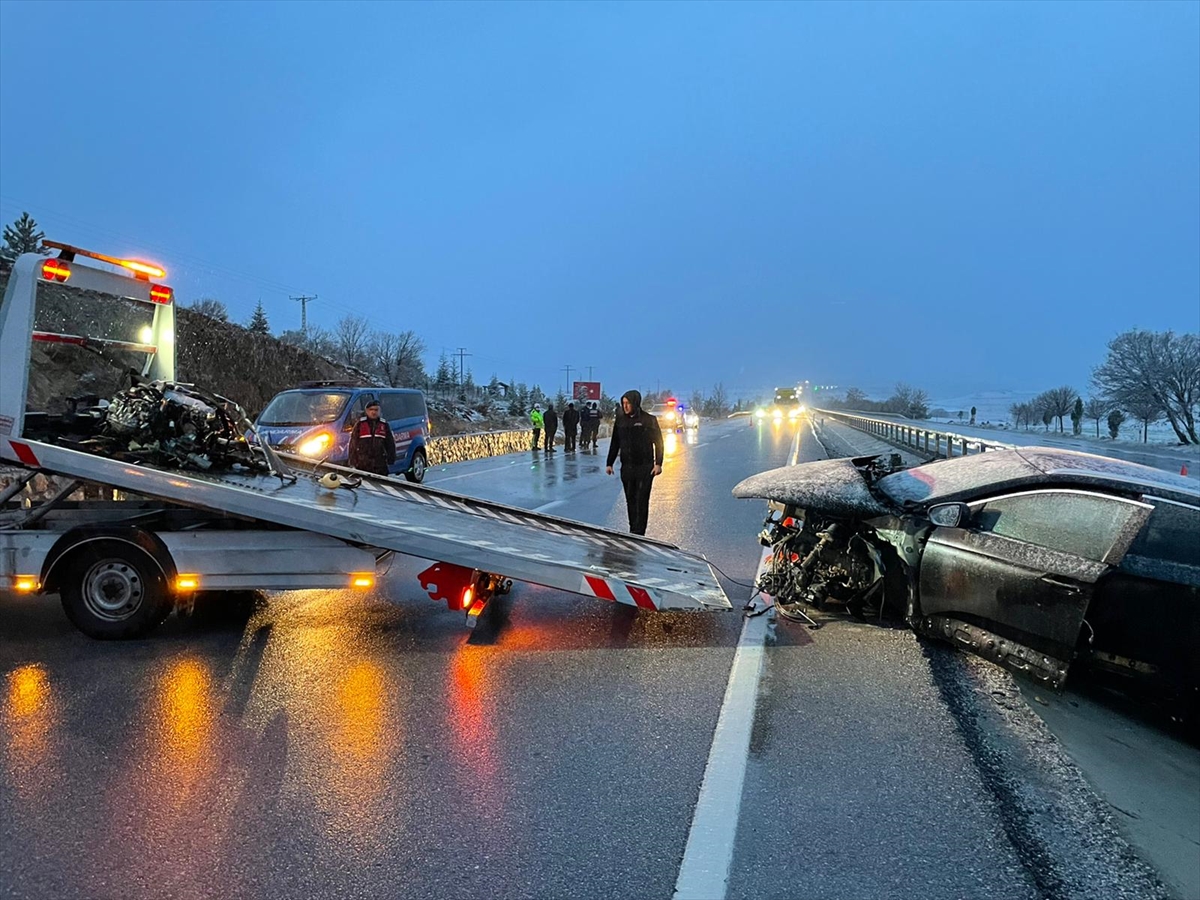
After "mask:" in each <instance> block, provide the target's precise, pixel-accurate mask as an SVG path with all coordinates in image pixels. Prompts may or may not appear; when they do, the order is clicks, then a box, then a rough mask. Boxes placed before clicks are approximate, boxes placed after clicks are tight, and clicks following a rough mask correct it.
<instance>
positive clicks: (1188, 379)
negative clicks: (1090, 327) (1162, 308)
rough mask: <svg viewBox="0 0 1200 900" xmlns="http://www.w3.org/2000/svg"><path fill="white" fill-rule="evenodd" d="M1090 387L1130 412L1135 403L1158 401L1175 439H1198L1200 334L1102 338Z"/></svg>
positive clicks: (1134, 332) (1129, 333)
mask: <svg viewBox="0 0 1200 900" xmlns="http://www.w3.org/2000/svg"><path fill="white" fill-rule="evenodd" d="M1092 380H1093V381H1094V382H1095V384H1096V386H1097V387H1098V388H1099V389H1100V390H1101V391H1103V392H1104V393H1105V394H1107V395H1108V396H1109V397H1111V398H1112V399H1113V400H1114V401H1115V402H1116V403H1119V404H1121V405H1123V406H1125V407H1127V408H1128V409H1129V411H1130V412H1132V406H1133V404H1135V403H1137V404H1138V405H1139V406H1141V407H1142V408H1144V409H1148V408H1149V403H1150V401H1151V399H1153V400H1154V401H1156V402H1157V403H1158V408H1159V417H1162V416H1164V415H1165V416H1166V418H1167V421H1168V422H1170V423H1171V428H1172V429H1173V430H1174V431H1175V435H1176V437H1178V438H1179V441H1180V443H1183V444H1189V443H1200V436H1198V435H1197V433H1196V408H1197V404H1200V337H1197V335H1194V334H1184V335H1181V336H1180V335H1176V334H1175V333H1174V332H1173V331H1163V332H1152V331H1144V330H1139V329H1134V330H1132V331H1126V332H1124V333H1122V334H1119V335H1117V336H1116V337H1115V338H1113V339H1112V340H1111V341H1109V342H1108V356H1107V358H1106V359H1105V361H1104V363H1103V364H1102V365H1100V366H1098V367H1097V368H1096V369H1095V371H1094V372H1093V373H1092Z"/></svg>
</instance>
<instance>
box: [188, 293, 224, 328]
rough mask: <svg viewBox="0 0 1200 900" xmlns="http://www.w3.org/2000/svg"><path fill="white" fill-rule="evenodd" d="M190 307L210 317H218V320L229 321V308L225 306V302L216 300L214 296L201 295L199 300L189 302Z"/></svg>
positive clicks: (193, 310)
mask: <svg viewBox="0 0 1200 900" xmlns="http://www.w3.org/2000/svg"><path fill="white" fill-rule="evenodd" d="M188 309H190V310H191V311H192V312H195V313H199V314H200V315H202V316H208V318H210V319H216V320H217V321H218V322H228V321H229V310H227V309H226V308H225V304H224V303H222V302H221V301H220V300H214V299H213V298H212V297H201V298H200V299H199V300H193V301H192V302H191V303H190V304H188Z"/></svg>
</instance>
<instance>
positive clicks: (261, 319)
mask: <svg viewBox="0 0 1200 900" xmlns="http://www.w3.org/2000/svg"><path fill="white" fill-rule="evenodd" d="M246 328H247V329H249V330H250V331H253V332H254V333H255V334H270V333H271V323H270V322H268V321H267V313H266V310H264V309H263V305H262V301H261V300H259V301H258V306H256V307H254V315H252V316H251V317H250V324H248V325H247V326H246Z"/></svg>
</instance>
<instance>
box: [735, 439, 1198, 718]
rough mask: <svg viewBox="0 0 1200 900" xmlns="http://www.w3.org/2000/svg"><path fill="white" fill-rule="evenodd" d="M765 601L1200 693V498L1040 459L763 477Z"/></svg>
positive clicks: (1011, 657)
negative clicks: (900, 621)
mask: <svg viewBox="0 0 1200 900" xmlns="http://www.w3.org/2000/svg"><path fill="white" fill-rule="evenodd" d="M733 493H734V496H736V497H742V498H764V499H766V500H768V501H770V502H771V512H770V514H769V515H768V518H767V521H766V524H765V527H764V529H763V532H762V534H761V535H760V540H761V541H762V543H763V544H764V545H766V546H769V547H770V548H772V550H773V551H774V552H773V553H772V555H771V557H770V561H769V564H768V565H767V567H766V569H765V571H764V573H763V575H762V577H761V579H760V581H759V585H758V586H759V587H760V588H761V589H762V590H763V592H764V593H767V594H769V595H771V596H772V597H773V598H774V599H775V602H776V606H777V608H778V609H779V611H780V612H781V613H782V614H784V615H788V614H791V615H793V616H798V615H803V610H804V609H806V608H807V609H809V610H811V609H812V608H814V607H816V608H826V607H829V606H832V605H836V606H840V607H842V608H844V609H846V610H847V611H849V612H850V613H852V614H855V615H859V616H868V615H886V614H887V613H888V612H889V611H890V612H891V613H892V614H893V615H898V616H901V617H903V618H904V619H905V620H906V621H907V622H908V623H909V625H911V626H912V627H913V628H914V629H915V630H916V631H918V632H920V633H922V634H925V635H928V636H931V637H937V638H941V639H943V640H948V641H950V642H952V643H954V644H956V645H958V646H960V647H963V648H965V649H968V650H970V651H972V652H974V653H978V654H980V655H982V656H984V657H987V658H988V659H991V660H993V661H994V662H997V663H1000V664H1002V665H1005V666H1007V667H1009V668H1011V669H1013V670H1016V671H1019V672H1023V673H1025V674H1027V675H1029V676H1031V677H1033V678H1035V679H1037V680H1038V681H1040V682H1042V683H1045V684H1049V685H1053V686H1054V687H1061V686H1062V685H1063V684H1064V683H1065V682H1066V679H1067V675H1068V671H1069V670H1070V669H1071V667H1072V666H1077V667H1085V668H1088V669H1093V670H1099V671H1105V672H1109V673H1117V674H1119V675H1121V676H1125V677H1127V678H1129V679H1137V680H1139V681H1140V682H1142V683H1149V684H1153V685H1156V686H1159V687H1162V688H1165V689H1167V690H1168V691H1169V693H1170V694H1171V696H1172V697H1174V698H1175V699H1176V700H1178V701H1179V702H1180V703H1181V704H1182V708H1183V709H1184V710H1185V715H1187V717H1188V718H1190V719H1192V720H1193V721H1194V711H1195V707H1196V697H1197V692H1198V691H1200V653H1197V652H1196V648H1197V647H1200V490H1198V489H1197V487H1196V485H1195V484H1194V483H1192V482H1189V481H1188V480H1187V479H1186V478H1183V477H1181V476H1176V475H1172V474H1170V473H1168V472H1162V471H1159V470H1157V469H1152V468H1148V467H1146V466H1140V465H1137V464H1135V463H1126V462H1121V461H1118V460H1114V459H1109V458H1106V457H1102V456H1095V455H1092V454H1087V453H1079V452H1074V451H1068V450H1056V449H1049V448H1044V447H1023V448H1020V449H1016V450H1002V451H993V452H989V453H984V454H979V455H976V456H967V457H961V458H957V459H950V460H942V461H938V462H932V463H928V464H925V465H921V466H915V467H912V468H903V467H901V466H900V465H899V459H898V458H896V457H893V458H892V460H891V461H890V462H889V461H887V460H884V459H883V458H881V457H861V458H854V459H834V460H824V461H820V462H812V463H805V464H801V465H797V466H789V467H786V468H783V469H775V470H773V471H770V472H763V473H761V474H759V475H754V476H752V477H750V478H747V479H746V480H745V481H743V482H741V483H740V484H738V485H737V486H736V487H735V488H734V490H733Z"/></svg>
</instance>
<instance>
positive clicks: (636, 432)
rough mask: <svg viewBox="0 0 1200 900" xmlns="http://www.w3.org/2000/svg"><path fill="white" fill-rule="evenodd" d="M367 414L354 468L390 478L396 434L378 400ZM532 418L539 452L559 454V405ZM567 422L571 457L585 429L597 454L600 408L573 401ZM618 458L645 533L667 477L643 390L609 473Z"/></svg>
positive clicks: (628, 399) (625, 413) (634, 523)
mask: <svg viewBox="0 0 1200 900" xmlns="http://www.w3.org/2000/svg"><path fill="white" fill-rule="evenodd" d="M365 412H366V415H364V416H363V417H362V418H361V419H360V420H359V421H358V423H357V424H356V425H355V427H354V431H353V433H352V434H351V435H350V465H351V467H353V468H355V469H361V470H363V471H364V472H373V473H375V474H377V475H387V474H388V468H389V466H391V465H392V464H393V463H395V461H396V442H395V439H394V438H393V437H392V430H391V428H389V427H388V423H387V422H386V421H385V420H384V419H382V418H381V417H380V415H379V403H378V402H377V401H374V400H373V401H371V402H370V403H369V404H367V407H366V410H365ZM529 420H530V423H531V424H532V425H533V449H534V452H537V449H538V443H539V441H541V442H542V446H543V449H544V451H545V452H546V453H548V454H549V453H553V452H554V437H555V435H556V433H557V432H558V413H557V412H555V410H554V404H553V403H548V404H546V409H545V410H544V411H543V410H542V409H541V408H540V405H535V406H534V408H533V410H532V412H530V414H529ZM562 424H563V433H564V435H565V441H564V444H563V446H564V448H565V449H566V451H567V452H568V453H574V452H575V449H576V443H577V436H576V432H577V430H579V429H582V442H583V449H584V450H585V451H586V450H587V448H588V446H589V444H590V446H591V448H592V449H593V450H595V449H596V442H597V438H598V435H599V433H600V405H599V404H598V403H596V402H595V401H594V400H589V401H587V402H586V403H585V404H584V407H583V410H582V411H580V410H577V409H576V408H575V404H574V403H568V404H567V408H566V410H565V411H564V412H563V417H562ZM543 435H544V438H543ZM618 458H619V459H620V461H621V484H622V486H623V487H624V488H625V505H626V507H627V508H628V511H629V530H630V531H631V532H632V533H634V534H645V533H646V523H647V519H648V518H649V515H650V489H651V487H653V484H654V479H655V477H657V476H658V475H661V474H662V466H663V436H662V431H661V429H660V428H659V427H658V419H656V418H655V417H654V416H653V415H651V414H650V413H648V412H646V411H645V410H644V409H642V395H641V394H640V393H638V392H637V391H626V392H625V393H624V394H622V395H621V410H620V411H619V412H618V413H617V415H616V418H615V420H614V421H613V431H612V438H611V439H610V440H609V442H608V460H607V462H606V464H605V472H606V473H607V474H609V475H612V474H614V472H613V464H614V463H616V461H617V459H618Z"/></svg>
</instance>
